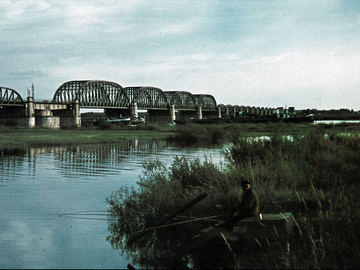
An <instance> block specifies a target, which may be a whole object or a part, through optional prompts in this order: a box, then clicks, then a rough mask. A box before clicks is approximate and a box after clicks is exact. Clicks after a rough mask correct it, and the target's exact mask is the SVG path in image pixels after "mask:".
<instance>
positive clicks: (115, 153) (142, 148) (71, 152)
mask: <svg viewBox="0 0 360 270" xmlns="http://www.w3.org/2000/svg"><path fill="white" fill-rule="evenodd" d="M166 147H168V143H167V142H166V141H164V140H149V141H139V140H131V141H127V142H124V143H122V144H100V145H81V146H74V147H72V146H59V147H50V148H30V149H28V150H27V151H26V156H27V157H28V158H29V161H30V162H31V160H34V159H36V157H37V155H43V154H54V155H55V160H58V161H59V163H58V169H59V172H58V173H61V174H62V175H63V176H64V177H66V178H74V177H77V176H79V175H86V176H87V177H92V176H95V177H98V176H100V175H108V174H111V175H114V174H117V173H118V172H119V170H127V169H131V168H130V167H131V166H130V164H134V163H135V164H139V165H142V164H143V161H144V159H145V157H148V156H149V155H158V154H159V152H161V150H163V149H165V148H166ZM7 159H8V161H7V162H14V161H15V158H14V157H8V158H7ZM120 163H121V164H120ZM126 164H128V165H129V166H126ZM14 165H15V164H14ZM119 165H121V166H119Z"/></svg>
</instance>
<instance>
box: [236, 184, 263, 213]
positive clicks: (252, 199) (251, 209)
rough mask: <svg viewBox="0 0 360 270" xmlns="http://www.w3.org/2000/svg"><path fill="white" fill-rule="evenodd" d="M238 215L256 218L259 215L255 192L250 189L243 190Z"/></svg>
mask: <svg viewBox="0 0 360 270" xmlns="http://www.w3.org/2000/svg"><path fill="white" fill-rule="evenodd" d="M238 211H239V215H241V216H249V217H250V216H256V215H257V214H258V213H259V201H258V197H257V194H256V192H255V191H253V190H252V189H251V188H250V189H247V190H245V192H244V194H243V196H242V199H241V202H240V204H239V208H238Z"/></svg>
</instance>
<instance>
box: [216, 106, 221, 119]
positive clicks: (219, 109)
mask: <svg viewBox="0 0 360 270" xmlns="http://www.w3.org/2000/svg"><path fill="white" fill-rule="evenodd" d="M217 109H218V116H219V118H221V108H220V107H217Z"/></svg>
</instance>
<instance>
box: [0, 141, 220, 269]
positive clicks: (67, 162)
mask: <svg viewBox="0 0 360 270" xmlns="http://www.w3.org/2000/svg"><path fill="white" fill-rule="evenodd" d="M174 156H185V157H187V158H189V159H195V158H200V159H204V157H205V156H207V157H211V158H212V160H213V162H215V163H219V162H221V161H222V160H223V158H222V156H221V151H220V148H211V149H208V148H180V147H174V146H170V145H168V144H167V143H166V142H164V141H143V142H141V141H129V142H128V143H126V144H123V145H114V144H111V145H99V146H81V147H54V148H41V149H40V148H39V149H35V148H34V149H28V150H24V151H18V152H12V153H4V152H0V168H1V171H0V204H1V215H0V268H52V269H54V268H117V269H124V268H126V267H127V265H128V263H131V259H130V260H128V259H127V258H125V257H122V256H121V252H120V251H119V250H116V249H113V248H112V247H111V244H110V243H109V242H108V241H106V237H107V236H108V235H109V232H108V230H107V228H108V224H107V209H108V204H107V203H106V198H108V197H109V196H110V195H111V193H112V192H113V191H115V190H117V189H119V188H120V187H121V186H124V185H127V186H136V185H137V184H136V182H137V181H138V180H139V176H140V175H142V173H143V164H144V162H146V161H147V162H148V161H152V160H156V159H157V160H159V161H162V162H163V163H165V164H168V165H170V164H171V163H172V161H173V158H174ZM135 267H136V266H135Z"/></svg>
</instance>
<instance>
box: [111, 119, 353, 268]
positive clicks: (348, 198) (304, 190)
mask: <svg viewBox="0 0 360 270" xmlns="http://www.w3.org/2000/svg"><path fill="white" fill-rule="evenodd" d="M196 128H198V129H197V130H196V131H195V130H194V127H190V126H188V127H183V128H182V130H179V131H178V132H177V133H176V134H175V135H173V136H174V137H173V139H176V138H178V139H179V138H183V139H187V140H190V139H193V141H194V142H197V141H198V140H200V139H201V138H203V137H204V136H206V138H207V140H209V139H208V138H219V136H217V135H215V134H217V132H221V134H222V135H221V136H222V137H220V138H221V139H223V140H225V141H229V142H231V143H230V144H229V146H228V147H227V148H224V150H223V152H224V155H225V158H226V160H227V162H225V163H224V164H220V165H215V164H214V163H212V161H211V158H210V159H206V160H205V161H203V162H201V161H199V160H195V161H189V160H187V159H186V158H184V157H175V158H174V161H173V164H172V165H171V166H170V167H167V166H166V165H165V164H162V163H160V162H150V163H148V164H146V165H145V166H144V169H145V172H144V176H143V177H141V178H140V181H139V182H138V184H139V188H137V189H135V188H130V187H123V188H121V189H119V190H117V191H115V192H114V193H113V194H112V195H111V196H110V197H109V198H108V199H107V201H108V203H109V206H110V209H109V213H110V219H109V231H110V235H109V236H108V241H110V243H111V244H112V245H113V247H114V248H118V249H120V250H121V251H122V252H123V253H125V254H127V256H129V257H130V258H132V259H133V263H134V264H137V265H140V266H142V267H144V268H164V267H165V268H171V267H173V266H174V260H173V258H174V257H171V256H169V250H170V251H174V252H175V253H176V250H177V248H178V247H179V246H180V245H181V244H182V243H184V242H186V239H190V237H192V236H194V235H196V234H197V233H198V232H199V231H200V230H201V229H202V228H204V226H205V227H207V226H209V225H213V224H215V223H216V222H219V221H221V220H223V219H224V217H225V216H226V215H227V214H228V213H229V212H230V209H232V208H233V207H234V205H236V204H237V203H238V201H239V198H240V197H241V193H242V190H241V187H240V181H241V180H248V181H250V182H251V183H252V184H253V187H254V189H255V190H256V192H257V194H258V196H259V199H260V206H261V207H260V208H261V209H260V210H261V212H263V213H278V212H279V207H280V208H281V209H283V211H284V212H292V213H293V215H294V218H295V226H294V231H293V234H292V237H291V239H290V241H289V242H287V243H286V244H285V245H284V244H283V243H281V241H276V240H275V241H265V242H264V241H261V239H259V245H258V246H256V247H254V246H253V247H249V246H247V245H246V243H240V244H239V245H235V246H232V247H231V249H227V248H226V247H225V248H224V249H221V248H219V246H218V245H217V246H215V247H212V248H211V246H209V245H208V246H202V247H200V248H198V249H197V250H195V251H192V252H191V253H190V254H188V255H187V256H183V257H181V258H176V259H177V260H176V262H175V267H176V266H177V267H178V266H179V264H178V263H179V261H180V262H181V264H182V265H187V266H191V267H193V268H217V267H218V268H260V269H264V268H282V269H283V268H285V269H288V268H307V269H308V268H326V269H330V268H357V266H358V262H359V259H360V232H359V227H360V211H359V205H360V177H359V176H360V137H359V126H358V125H355V126H352V125H349V126H348V125H345V126H344V125H342V126H341V125H340V126H335V125H330V126H327V125H319V126H314V125H308V126H299V125H278V126H263V127H259V126H257V127H256V126H251V127H249V126H248V127H247V130H246V131H247V132H244V130H239V129H237V128H235V127H228V129H230V132H229V133H227V132H225V130H224V127H222V129H221V130H218V129H216V128H215V127H210V128H208V129H204V130H203V129H202V127H196ZM260 128H261V129H262V132H263V133H262V134H265V135H269V139H256V138H252V137H251V136H250V138H249V136H247V135H249V134H250V133H251V132H255V131H257V130H256V129H260ZM205 130H206V133H204V132H205ZM249 132H250V133H249ZM289 135H291V136H289ZM196 138H197V139H196ZM210 141H211V139H210ZM204 192H206V193H207V194H208V197H207V198H206V199H204V200H203V201H201V202H199V203H198V204H196V205H194V206H193V207H192V208H191V210H189V211H187V212H186V213H183V215H184V216H183V219H182V220H183V223H181V222H180V224H182V225H178V226H172V227H168V228H166V227H164V228H158V229H156V230H151V231H150V232H149V233H147V234H146V237H143V238H141V239H139V240H138V241H136V242H135V243H134V242H132V241H130V242H131V244H130V242H129V239H132V236H133V232H134V231H135V232H136V231H142V230H144V229H146V228H149V227H150V228H151V226H152V225H153V224H156V221H158V219H159V217H164V216H166V214H169V213H171V212H173V211H174V209H178V208H179V207H181V206H182V205H184V203H186V202H188V201H190V200H191V199H192V198H195V197H197V196H198V195H199V194H203V193H204ZM275 205H276V206H277V207H274V206H275ZM214 216H215V218H214ZM209 217H212V218H211V219H212V220H210V221H209V222H208V223H206V222H205V220H209V219H210V218H209ZM195 218H197V221H194V222H191V223H188V222H189V220H190V221H191V219H195ZM201 218H203V219H201ZM199 219H200V220H201V222H200V220H199ZM214 219H215V220H214ZM186 222H187V223H186ZM214 222H215V223H214ZM174 223H176V222H174ZM186 224H191V225H186ZM169 226H171V224H169ZM179 235H180V236H181V237H179ZM212 249H213V251H214V253H212V252H211V250H212ZM204 250H206V252H205V251H204ZM225 250H227V251H228V252H229V250H230V255H229V256H225V255H224V254H222V251H225ZM171 258H172V259H171ZM224 258H226V259H224ZM160 262H161V263H160Z"/></svg>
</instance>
